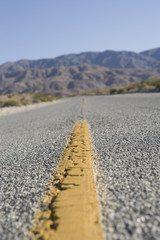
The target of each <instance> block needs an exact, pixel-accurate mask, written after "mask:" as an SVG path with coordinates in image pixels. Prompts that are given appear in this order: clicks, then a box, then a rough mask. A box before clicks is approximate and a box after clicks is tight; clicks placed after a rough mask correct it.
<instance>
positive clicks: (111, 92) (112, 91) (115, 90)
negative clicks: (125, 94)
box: [109, 88, 117, 94]
mask: <svg viewBox="0 0 160 240" xmlns="http://www.w3.org/2000/svg"><path fill="white" fill-rule="evenodd" d="M109 93H110V94H115V93H117V89H116V88H111V89H110V91H109Z"/></svg>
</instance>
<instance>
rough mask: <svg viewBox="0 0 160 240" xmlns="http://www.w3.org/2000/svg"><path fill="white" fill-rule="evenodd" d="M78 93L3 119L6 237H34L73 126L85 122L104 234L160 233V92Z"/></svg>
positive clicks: (1, 204) (0, 211) (0, 171)
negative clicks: (32, 232)
mask: <svg viewBox="0 0 160 240" xmlns="http://www.w3.org/2000/svg"><path fill="white" fill-rule="evenodd" d="M81 103H82V98H81V97H75V98H70V99H68V100H66V101H64V102H63V101H62V102H59V103H57V104H54V105H50V106H47V107H42V108H39V109H34V110H31V111H27V112H21V113H20V112H19V113H15V114H12V115H8V116H1V117H0V136H1V137H0V153H1V154H0V182H1V185H0V187H1V189H0V239H2V240H10V239H18V240H19V239H28V236H27V230H28V228H29V227H30V225H31V223H32V219H33V215H34V212H35V210H36V208H37V207H38V206H39V201H40V199H42V197H43V195H44V192H45V190H46V188H47V186H48V182H49V179H50V177H51V175H52V172H53V171H54V169H56V166H57V164H58V161H59V159H60V156H61V153H62V152H63V149H64V147H65V144H66V141H67V139H68V137H69V135H70V132H71V129H72V128H73V125H74V124H75V123H76V122H77V121H78V120H82V119H85V120H87V121H88V123H89V125H90V133H91V137H92V143H93V146H94V154H93V155H94V170H95V176H96V182H97V192H98V196H99V203H100V211H101V219H102V229H103V232H104V239H106V240H108V239H109V240H110V239H116V240H118V239H120V240H121V239H123V240H124V239H127V240H128V239H135V240H137V239H145V240H151V239H152V240H153V239H157V240H158V239H159V238H160V94H134V95H116V96H94V97H85V107H82V104H81Z"/></svg>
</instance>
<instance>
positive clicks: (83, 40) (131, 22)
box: [0, 0, 160, 64]
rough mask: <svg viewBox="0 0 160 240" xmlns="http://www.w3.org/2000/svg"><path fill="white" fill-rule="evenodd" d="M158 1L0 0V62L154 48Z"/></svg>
mask: <svg viewBox="0 0 160 240" xmlns="http://www.w3.org/2000/svg"><path fill="white" fill-rule="evenodd" d="M159 11H160V0H133V1H131V0H0V64H2V63H4V62H7V61H17V60H19V59H39V58H53V57H56V56H59V55H63V54H67V53H80V52H84V51H104V50H129V51H135V52H140V51H143V50H147V49H151V48H156V47H160V30H159V25H160V14H159Z"/></svg>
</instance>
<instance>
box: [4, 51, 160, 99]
mask: <svg viewBox="0 0 160 240" xmlns="http://www.w3.org/2000/svg"><path fill="white" fill-rule="evenodd" d="M150 78H160V48H156V49H151V50H147V51H143V52H140V53H135V52H129V51H110V50H107V51H104V52H84V53H80V54H68V55H63V56H60V57H56V58H53V59H39V60H20V61H17V62H7V63H4V64H3V65H1V66H0V93H3V94H4V93H20V92H37V91H39V92H48V93H52V94H58V95H67V94H74V93H79V92H82V91H89V90H93V89H101V88H105V87H111V86H124V85H128V84H131V83H137V82H140V81H145V80H148V79H150Z"/></svg>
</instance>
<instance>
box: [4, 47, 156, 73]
mask: <svg viewBox="0 0 160 240" xmlns="http://www.w3.org/2000/svg"><path fill="white" fill-rule="evenodd" d="M79 64H91V65H100V66H103V67H108V68H140V69H141V68H142V69H146V68H160V48H156V49H153V50H148V51H145V52H141V53H135V52H128V51H120V52H118V51H109V50H108V51H104V52H84V53H80V54H68V55H63V56H60V57H56V58H53V59H40V60H20V61H17V62H8V63H5V64H3V65H1V66H0V70H7V71H8V70H9V71H14V70H16V71H17V70H26V69H33V68H36V69H37V68H38V69H43V68H51V67H60V66H73V65H79Z"/></svg>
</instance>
